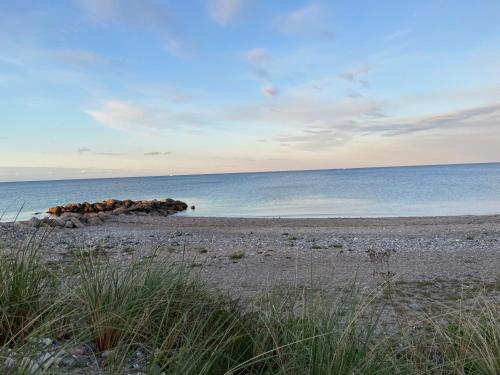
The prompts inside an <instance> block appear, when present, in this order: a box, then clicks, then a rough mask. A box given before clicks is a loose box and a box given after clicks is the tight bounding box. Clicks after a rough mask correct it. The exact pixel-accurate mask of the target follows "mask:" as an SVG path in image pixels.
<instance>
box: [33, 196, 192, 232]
mask: <svg viewBox="0 0 500 375" xmlns="http://www.w3.org/2000/svg"><path fill="white" fill-rule="evenodd" d="M187 208H188V205H187V204H186V203H184V202H181V201H177V200H173V199H170V198H167V199H161V200H156V199H153V200H141V201H132V200H130V199H127V200H124V201H121V200H117V199H108V200H106V201H103V202H97V203H88V202H83V203H69V204H66V205H64V206H55V207H51V208H49V210H48V211H47V213H49V214H51V216H50V217H45V218H43V219H38V218H36V217H33V218H32V219H31V220H30V223H31V225H32V226H35V227H39V226H50V227H64V228H81V227H83V226H85V225H100V224H102V223H103V222H104V221H106V220H107V219H108V218H109V217H111V216H113V215H132V214H133V215H151V216H167V215H172V214H175V213H177V212H180V211H184V210H186V209H187Z"/></svg>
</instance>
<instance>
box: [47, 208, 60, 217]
mask: <svg viewBox="0 0 500 375" xmlns="http://www.w3.org/2000/svg"><path fill="white" fill-rule="evenodd" d="M47 212H48V213H49V214H51V215H56V216H59V215H61V213H62V207H61V206H55V207H51V208H49V210H48V211H47Z"/></svg>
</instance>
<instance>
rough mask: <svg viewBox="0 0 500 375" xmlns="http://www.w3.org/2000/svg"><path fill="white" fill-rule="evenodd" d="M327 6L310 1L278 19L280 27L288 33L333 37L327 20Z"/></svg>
mask: <svg viewBox="0 0 500 375" xmlns="http://www.w3.org/2000/svg"><path fill="white" fill-rule="evenodd" d="M327 15H328V8H327V7H326V6H325V5H323V4H322V3H319V2H312V3H310V4H308V5H306V6H305V7H303V8H300V9H296V10H294V11H292V12H290V13H288V14H286V15H285V16H284V17H282V18H281V20H280V26H281V29H282V30H283V31H284V32H286V33H289V34H301V35H321V36H323V37H326V38H332V37H333V31H332V30H331V27H330V25H329V23H328V21H327Z"/></svg>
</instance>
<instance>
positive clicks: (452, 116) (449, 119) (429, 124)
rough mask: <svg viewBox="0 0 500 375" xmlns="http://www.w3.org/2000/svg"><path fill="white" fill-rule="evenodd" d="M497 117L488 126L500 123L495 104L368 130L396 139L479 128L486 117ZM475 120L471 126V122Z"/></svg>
mask: <svg viewBox="0 0 500 375" xmlns="http://www.w3.org/2000/svg"><path fill="white" fill-rule="evenodd" d="M491 115H496V117H494V118H493V119H491V118H490V119H489V120H490V121H488V124H495V123H496V124H498V123H500V104H494V105H489V106H484V107H474V108H466V109H461V110H457V111H454V112H448V113H443V114H434V115H429V116H424V117H420V118H416V119H407V120H403V121H392V122H391V123H388V124H383V125H382V126H371V127H367V128H366V130H369V131H372V132H380V133H382V134H383V135H385V136H389V137H394V136H398V135H405V134H412V133H417V132H423V131H430V130H434V129H442V128H447V127H450V126H451V127H454V128H458V127H463V126H468V125H474V126H478V125H480V124H481V122H480V120H482V119H483V120H484V119H485V117H486V118H487V116H491ZM471 120H474V123H473V124H471V123H470V121H471Z"/></svg>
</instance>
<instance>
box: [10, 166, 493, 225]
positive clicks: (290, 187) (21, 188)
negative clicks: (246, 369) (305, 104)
mask: <svg viewBox="0 0 500 375" xmlns="http://www.w3.org/2000/svg"><path fill="white" fill-rule="evenodd" d="M163 197H172V198H175V199H181V200H184V201H185V202H187V203H188V204H189V205H192V204H194V205H195V206H196V210H195V211H189V212H187V213H185V215H196V216H240V217H256V216H274V217H278V216H280V217H373V216H436V215H466V214H495V213H500V164H499V163H495V164H475V165H453V166H431V167H398V168H367V169H346V170H321V171H299V172H272V173H238V174H218V175H198V176H166V177H139V178H116V179H95V180H65V181H37V182H12V183H0V212H1V211H3V210H5V211H6V212H5V214H4V218H3V220H12V219H13V218H14V217H15V215H16V214H17V211H18V210H19V208H20V207H21V205H22V204H23V203H24V209H23V212H22V214H21V218H26V217H29V216H31V215H32V214H33V213H34V212H37V211H44V210H46V209H47V208H48V207H51V206H54V205H57V204H64V203H68V202H81V201H89V202H90V201H99V200H103V199H107V198H117V199H127V198H128V199H152V198H163Z"/></svg>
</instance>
